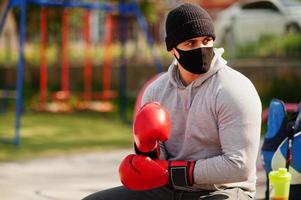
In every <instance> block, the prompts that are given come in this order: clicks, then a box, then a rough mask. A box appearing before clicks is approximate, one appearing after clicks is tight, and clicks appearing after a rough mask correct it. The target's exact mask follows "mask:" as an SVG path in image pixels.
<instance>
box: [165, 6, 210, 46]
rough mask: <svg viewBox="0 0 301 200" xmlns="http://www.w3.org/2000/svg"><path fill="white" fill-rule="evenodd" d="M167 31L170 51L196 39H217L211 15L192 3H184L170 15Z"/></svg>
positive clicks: (167, 20)
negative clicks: (180, 44) (207, 37)
mask: <svg viewBox="0 0 301 200" xmlns="http://www.w3.org/2000/svg"><path fill="white" fill-rule="evenodd" d="M165 30H166V38H165V42H166V47H167V50H168V51H170V50H171V49H172V48H174V47H176V46H177V45H178V44H179V43H181V42H184V41H185V40H188V39H191V38H194V37H200V36H211V37H212V38H213V40H214V39H215V34H214V25H213V21H212V19H211V17H210V15H209V14H208V13H207V12H206V11H205V10H204V9H203V8H201V7H200V6H199V5H196V4H191V3H184V4H182V5H180V6H178V7H176V8H175V9H173V10H171V11H170V12H169V13H168V15H167V19H166V24H165Z"/></svg>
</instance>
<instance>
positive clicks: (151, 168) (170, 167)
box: [119, 154, 195, 190]
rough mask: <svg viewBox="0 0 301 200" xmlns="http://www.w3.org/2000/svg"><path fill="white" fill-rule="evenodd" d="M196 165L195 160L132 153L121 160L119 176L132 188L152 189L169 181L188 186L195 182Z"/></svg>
mask: <svg viewBox="0 0 301 200" xmlns="http://www.w3.org/2000/svg"><path fill="white" fill-rule="evenodd" d="M194 166H195V161H166V160H152V159H150V158H149V157H146V156H140V155H133V154H131V155H128V156H127V157H126V158H125V159H124V160H123V161H122V162H121V164H120V167H119V176H120V180H121V182H122V184H123V185H124V186H125V187H126V188H128V189H130V190H150V189H154V188H157V187H162V186H165V185H167V184H168V183H170V184H171V185H173V186H180V187H187V186H192V185H193V184H194V179H193V170H194Z"/></svg>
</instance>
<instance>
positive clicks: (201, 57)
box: [175, 47, 214, 74]
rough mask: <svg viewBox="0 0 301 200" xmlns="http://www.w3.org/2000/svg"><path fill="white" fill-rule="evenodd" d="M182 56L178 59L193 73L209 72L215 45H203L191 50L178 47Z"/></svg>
mask: <svg viewBox="0 0 301 200" xmlns="http://www.w3.org/2000/svg"><path fill="white" fill-rule="evenodd" d="M176 50H177V51H178V53H179V55H180V58H179V59H178V58H177V57H176V56H175V57H176V59H177V60H178V62H179V63H180V64H181V65H182V67H183V68H184V69H186V70H187V71H189V72H191V73H193V74H204V73H206V72H208V70H209V68H210V64H211V61H212V59H213V56H214V52H213V47H201V48H197V49H193V50H189V51H183V50H180V49H178V48H176Z"/></svg>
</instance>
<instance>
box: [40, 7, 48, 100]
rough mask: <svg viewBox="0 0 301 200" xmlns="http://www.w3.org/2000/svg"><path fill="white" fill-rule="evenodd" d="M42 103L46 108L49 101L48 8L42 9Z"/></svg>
mask: <svg viewBox="0 0 301 200" xmlns="http://www.w3.org/2000/svg"><path fill="white" fill-rule="evenodd" d="M40 38H41V46H40V103H41V105H42V106H45V104H46V101H47V59H46V45H47V8H45V7H42V8H41V10H40Z"/></svg>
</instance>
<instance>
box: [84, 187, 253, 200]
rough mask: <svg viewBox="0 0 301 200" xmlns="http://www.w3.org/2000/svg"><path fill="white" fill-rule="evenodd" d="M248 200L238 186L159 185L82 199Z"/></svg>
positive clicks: (110, 192)
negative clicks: (203, 188)
mask: <svg viewBox="0 0 301 200" xmlns="http://www.w3.org/2000/svg"><path fill="white" fill-rule="evenodd" d="M201 199H207V200H222V199H227V200H238V199H239V200H250V199H252V198H251V197H250V196H248V195H247V194H245V193H244V192H243V190H241V189H240V188H231V189H225V190H218V191H211V192H210V191H201V192H187V191H181V190H174V189H171V188H169V187H161V188H157V189H153V190H145V191H132V190H128V189H126V188H125V187H123V186H120V187H115V188H111V189H107V190H103V191H100V192H96V193H94V194H91V195H89V196H87V197H86V198H84V199H83V200H201Z"/></svg>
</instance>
